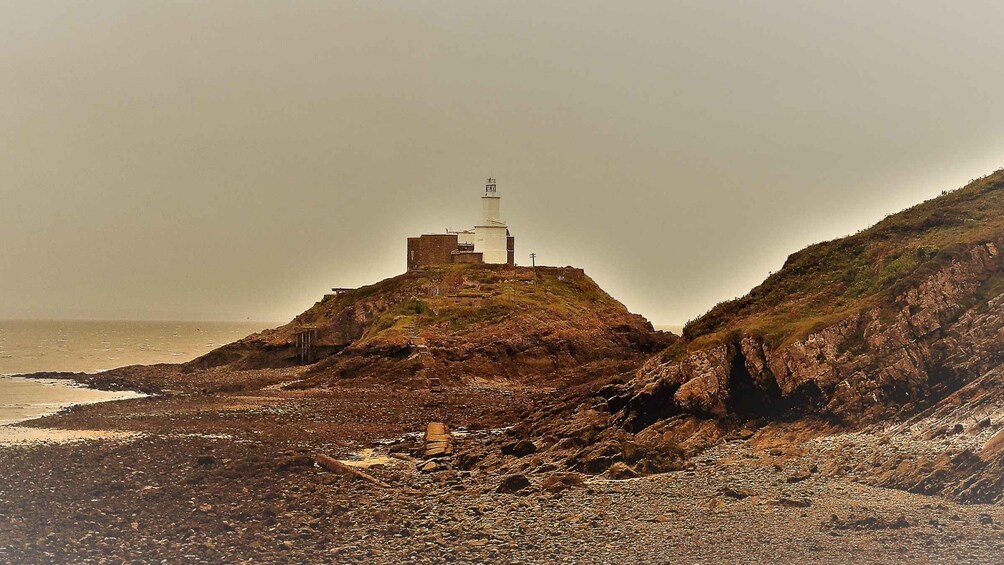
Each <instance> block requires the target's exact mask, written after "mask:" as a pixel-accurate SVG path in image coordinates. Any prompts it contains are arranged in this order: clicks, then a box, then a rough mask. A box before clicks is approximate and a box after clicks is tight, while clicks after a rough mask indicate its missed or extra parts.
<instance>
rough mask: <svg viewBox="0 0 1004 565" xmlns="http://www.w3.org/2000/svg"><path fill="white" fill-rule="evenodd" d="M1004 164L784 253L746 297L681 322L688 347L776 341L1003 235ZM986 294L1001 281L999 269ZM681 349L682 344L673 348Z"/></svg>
mask: <svg viewBox="0 0 1004 565" xmlns="http://www.w3.org/2000/svg"><path fill="white" fill-rule="evenodd" d="M1002 211H1004V170H1000V171H997V172H995V173H993V174H991V175H988V176H986V177H983V178H981V179H978V180H976V181H974V182H972V183H971V184H969V185H967V186H965V187H963V188H961V189H959V190H955V191H952V192H945V193H942V195H941V196H940V197H938V198H934V199H931V200H928V201H927V202H924V203H922V204H918V205H917V206H914V207H912V208H909V209H907V210H904V211H903V212H900V213H898V214H894V215H891V216H888V217H887V218H886V219H884V220H882V221H881V222H879V223H877V224H875V225H874V226H872V227H871V228H868V229H866V230H864V231H861V232H859V233H857V234H855V235H852V236H850V237H845V238H842V239H837V240H833V241H827V242H824V243H819V244H816V245H812V246H810V247H808V248H806V249H803V250H802V251H799V252H798V253H795V254H793V255H791V256H790V257H788V260H787V261H786V262H785V264H784V267H783V268H782V269H781V270H780V271H778V272H776V273H773V274H772V275H771V276H770V277H768V278H767V279H766V280H765V281H764V282H763V283H762V284H760V285H759V286H757V287H756V288H754V289H753V290H752V291H750V293H749V294H747V295H746V296H744V297H742V298H739V299H736V300H732V301H728V302H723V303H721V304H718V305H717V306H715V307H714V308H712V309H711V310H710V311H709V312H708V313H707V314H705V315H703V316H701V317H699V318H697V319H696V320H693V321H691V322H689V323H688V324H687V325H686V326H685V327H684V331H683V336H684V337H685V338H686V339H687V340H688V341H689V342H690V343H691V345H692V346H697V347H700V346H702V345H703V344H707V343H712V342H715V341H721V340H723V339H725V338H727V336H729V335H730V334H731V333H732V332H734V331H736V330H738V329H742V330H743V331H744V332H747V333H757V334H760V335H762V336H763V337H764V338H765V339H766V340H767V341H768V342H769V343H771V344H774V345H780V344H782V343H784V342H786V341H792V340H797V339H801V338H804V337H805V336H806V335H808V334H809V333H811V332H813V331H815V330H818V329H820V328H822V327H825V326H826V325H828V324H830V323H832V322H834V321H836V320H839V319H841V318H845V317H847V316H848V315H851V314H853V313H855V312H859V311H862V310H865V309H868V308H872V307H876V306H878V307H892V301H891V298H892V297H893V296H895V295H896V294H899V293H900V292H901V291H902V290H903V289H905V288H909V287H911V286H913V285H915V284H916V283H917V282H918V281H920V280H922V279H923V278H925V277H926V276H929V275H930V274H931V273H934V272H936V271H938V270H939V269H941V268H943V267H944V266H945V265H947V264H949V263H950V262H951V261H953V260H954V259H957V258H958V257H960V256H961V255H962V254H964V253H965V252H966V251H967V250H968V249H970V248H971V247H972V246H973V245H974V244H977V243H982V242H989V241H994V240H999V239H1000V237H1001V234H1002V233H1004V214H1002ZM987 285H988V288H987V289H986V291H987V292H988V293H991V294H992V293H993V292H994V289H995V288H999V287H1001V286H1002V280H1001V276H1000V273H997V274H996V275H995V276H994V277H993V280H992V281H988V283H987ZM677 351H680V352H682V351H683V348H682V344H681V345H680V346H678V347H677Z"/></svg>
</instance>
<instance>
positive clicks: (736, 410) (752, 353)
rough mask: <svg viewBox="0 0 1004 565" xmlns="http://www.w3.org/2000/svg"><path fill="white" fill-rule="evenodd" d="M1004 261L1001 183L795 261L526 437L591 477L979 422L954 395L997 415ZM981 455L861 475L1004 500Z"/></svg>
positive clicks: (997, 466) (532, 425) (986, 181)
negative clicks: (760, 443) (825, 438)
mask: <svg viewBox="0 0 1004 565" xmlns="http://www.w3.org/2000/svg"><path fill="white" fill-rule="evenodd" d="M1002 250H1004V171H998V172H997V173H995V174H993V175H990V176H988V177H985V178H983V179H980V180H978V181H975V182H974V183H973V184H971V185H969V186H967V187H965V188H963V189H960V190H957V191H954V192H951V193H946V194H945V195H943V196H942V197H940V198H937V199H934V200H931V201H928V202H926V203H924V204H921V205H919V206H917V207H915V208H912V209H910V210H907V211H904V212H902V213H900V214H897V215H894V216H890V217H889V218H887V219H886V220H884V221H883V222H880V223H879V224H877V225H876V226H874V227H872V228H870V229H869V230H865V231H863V232H861V233H859V234H856V235H854V236H851V237H848V238H845V239H842V240H837V241H833V242H827V243H824V244H819V245H817V246H813V247H811V248H808V249H807V250H805V251H802V252H800V253H797V254H795V255H793V256H792V257H790V258H789V260H788V262H787V263H786V264H785V267H784V268H783V269H782V270H781V272H779V273H776V274H774V275H772V276H771V278H769V279H768V280H767V281H765V282H764V284H762V285H761V286H759V287H757V288H756V289H754V290H753V291H752V292H751V293H750V294H749V295H747V296H745V297H743V298H741V299H738V300H736V301H732V302H728V303H723V304H721V305H719V306H716V307H715V308H714V309H713V310H712V311H711V312H709V313H708V314H707V315H706V316H704V317H702V318H700V319H698V320H695V321H694V322H691V323H690V324H688V325H687V327H686V328H685V330H684V336H683V337H684V339H682V340H681V341H679V342H677V343H674V344H673V345H671V346H670V347H668V348H667V349H666V350H664V351H663V352H661V353H660V354H658V355H656V356H655V357H653V358H652V359H650V360H649V361H648V362H646V363H645V364H644V366H642V367H641V368H640V369H638V370H637V371H636V372H634V373H633V374H631V375H628V376H625V377H623V378H621V379H616V380H615V381H614V382H613V383H611V384H608V385H606V386H599V385H597V386H594V387H592V388H589V389H588V390H587V391H584V392H583V391H580V392H579V394H578V396H569V397H568V398H567V399H566V403H565V405H564V406H563V407H562V408H561V409H558V410H555V409H552V410H549V411H548V412H547V413H541V414H538V415H536V417H535V418H532V419H531V420H530V421H529V422H528V423H527V424H526V425H525V426H524V427H523V428H522V429H521V430H520V433H523V434H526V435H528V436H531V437H532V436H542V437H546V438H552V439H551V440H550V444H551V446H552V447H551V450H550V457H551V459H552V460H555V461H561V462H562V463H563V464H564V465H566V466H569V467H572V468H575V469H577V470H581V471H584V472H590V473H597V472H604V471H606V470H607V469H608V468H609V467H610V466H611V465H613V464H614V463H617V462H625V463H627V464H630V465H634V466H635V468H636V469H637V470H640V471H648V470H659V469H665V468H672V467H674V466H677V467H678V466H681V465H683V464H684V463H685V461H686V459H687V458H688V457H690V456H693V455H695V454H697V453H699V452H700V451H701V450H702V449H704V448H706V447H707V446H710V445H712V444H714V443H716V442H718V441H720V440H722V439H723V438H726V437H735V435H736V434H737V433H740V430H742V429H743V428H744V427H745V428H749V427H752V428H757V427H761V426H764V425H770V424H771V423H774V422H783V421H791V420H804V421H805V422H810V423H812V422H814V423H815V424H813V425H815V426H816V427H817V428H818V429H824V428H825V429H833V428H834V427H835V428H837V429H842V430H863V429H866V428H868V427H869V426H873V425H879V424H881V425H885V426H889V425H892V424H895V423H898V422H902V421H904V420H907V419H909V418H911V417H919V416H918V415H923V414H925V413H929V414H936V415H938V418H939V419H940V420H944V419H946V418H947V417H948V416H946V414H947V415H951V417H952V418H956V419H963V418H970V417H972V418H976V416H977V415H975V414H972V411H973V408H972V406H971V405H968V404H967V401H966V400H965V398H967V397H964V396H960V394H961V393H962V391H965V390H974V389H975V390H980V391H982V392H983V393H985V394H984V396H983V397H981V398H982V399H983V402H986V400H987V397H989V398H992V399H994V401H995V402H997V403H998V405H1001V404H1004V389H1002V388H1001V387H1000V386H999V382H998V381H997V380H995V379H992V378H990V376H989V375H994V374H998V373H999V370H1000V366H1001V363H1002V361H1004V269H1002V266H1004V258H1002V255H1001V252H1002ZM988 425H993V424H988ZM810 427H811V426H810ZM991 431H993V430H991ZM750 433H752V432H750ZM988 437H989V436H988ZM994 437H998V436H994ZM994 441H996V442H997V443H999V444H1004V441H1000V440H994ZM990 443H993V442H990ZM990 443H988V444H987V446H985V447H984V446H978V447H977V449H975V450H974V451H972V452H970V453H969V455H967V456H961V457H957V458H956V459H957V463H956V464H949V463H944V462H942V463H944V464H941V465H940V466H938V465H933V463H932V464H931V465H926V466H924V465H920V466H918V468H916V469H912V470H911V469H908V468H906V467H903V468H901V469H900V472H898V473H896V472H888V473H886V474H884V475H882V476H878V475H876V474H874V473H872V472H871V471H869V472H867V473H859V475H860V476H861V478H863V479H866V480H871V481H873V482H880V483H882V484H887V485H893V486H901V487H906V488H913V487H914V486H915V485H916V484H917V483H918V482H919V481H920V479H921V477H919V475H922V474H926V475H927V476H926V477H923V478H925V479H926V482H925V483H924V485H925V486H924V487H923V488H921V489H920V490H923V491H925V492H940V493H945V494H950V495H953V496H960V497H961V498H966V497H967V496H968V499H972V500H1001V499H1002V497H1004V492H1002V482H1004V481H1001V480H1000V478H999V477H1000V474H999V473H1000V470H1001V469H1002V468H1004V458H1002V453H1001V452H1002V451H1004V449H1001V448H1000V447H999V446H997V447H994V446H993V445H991V444H990ZM994 445H996V444H994ZM877 457H881V454H878V455H877ZM949 459H951V457H949ZM874 467H876V468H881V467H882V465H881V464H880V463H876V464H875V465H874ZM938 469H940V470H941V472H939V473H935V472H934V471H935V470H938ZM949 469H954V470H949ZM995 472H996V473H997V475H996V477H997V478H996V479H994V478H993V477H994V475H993V473H995ZM618 473H619V474H623V469H621V470H619V471H618ZM960 477H961V478H960ZM959 481H961V482H963V483H965V485H964V486H959V485H958V484H956V483H958V482H959ZM974 489H975V490H974ZM974 492H975V493H978V494H973V493H974ZM963 493H969V494H968V495H963Z"/></svg>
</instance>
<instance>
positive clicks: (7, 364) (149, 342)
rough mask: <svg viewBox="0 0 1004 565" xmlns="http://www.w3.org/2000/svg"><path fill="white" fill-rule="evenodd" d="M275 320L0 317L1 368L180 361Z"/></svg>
mask: <svg viewBox="0 0 1004 565" xmlns="http://www.w3.org/2000/svg"><path fill="white" fill-rule="evenodd" d="M275 325H276V324H272V323H268V322H122V321H111V322H108V321H86V320H83V321H77V320H73V321H60V320H0V374H21V373H35V372H39V371H71V372H84V373H95V372H98V371H103V370H106V369H114V368H116V367H123V366H125V365H137V364H140V365H151V364H154V363H183V362H185V361H190V360H192V359H195V358H196V357H198V356H200V355H203V354H205V353H208V352H209V351H211V350H213V349H215V348H217V347H219V346H221V345H225V344H227V343H230V342H232V341H236V340H238V339H240V338H242V337H245V336H247V335H250V334H252V333H255V332H257V331H260V330H262V329H264V328H267V327H271V326H275ZM0 398H2V397H0Z"/></svg>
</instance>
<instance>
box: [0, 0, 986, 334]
mask: <svg viewBox="0 0 1004 565" xmlns="http://www.w3.org/2000/svg"><path fill="white" fill-rule="evenodd" d="M1002 17H1004V4H1001V3H1000V2H996V1H995V2H970V1H956V2H934V1H931V0H908V1H907V0H904V1H895V2H891V1H884V0H868V1H859V0H848V1H842V2H804V1H789V0H769V1H768V0H765V1H761V2H739V1H735V2H726V1H713V0H694V1H677V0H660V1H650V2H625V1H621V2H609V1H603V2H594V1H590V0H577V1H574V2H540V1H534V2H520V1H507V2H493V1H487V0H479V1H478V2H470V1H444V2H428V1H423V0H407V1H396V0H381V1H380V2H338V1H325V2H293V1H290V2H251V1H242V2H229V1H223V0H214V1H212V2H186V1H176V2H159V1H137V0H128V1H116V0H102V1H100V2H91V1H87V2H71V1H59V2H48V1H33V2H25V1H17V2H6V1H4V2H0V76H2V77H3V80H2V85H3V87H2V88H0V318H62V319H73V318H90V319H170V320H245V319H251V320H270V321H272V320H274V321H285V320H288V319H290V318H291V317H292V316H294V315H295V314H297V313H299V312H300V311H302V310H304V309H306V308H307V307H309V306H310V305H311V304H313V303H314V302H315V301H316V300H319V299H320V298H321V296H322V295H323V294H324V293H325V292H327V291H328V289H330V288H331V287H352V286H358V285H363V284H367V283H372V282H375V281H377V280H380V279H383V278H386V277H389V276H393V275H396V274H399V273H401V272H403V271H404V269H405V245H406V243H405V240H406V238H407V237H408V236H412V235H417V234H421V233H429V232H437V231H441V230H443V229H444V228H447V227H450V228H454V229H456V228H463V227H469V226H471V225H473V224H474V223H476V221H477V220H478V218H479V214H480V202H479V196H480V195H481V194H482V192H483V185H484V179H485V177H487V176H489V175H490V176H493V177H496V178H497V179H498V183H499V184H498V186H499V192H500V194H501V195H502V215H503V217H504V218H505V219H506V220H507V221H508V223H509V225H510V229H511V231H512V233H513V235H514V236H515V237H516V260H517V262H518V263H521V264H528V263H529V253H531V252H534V253H536V254H537V257H538V261H539V263H541V264H549V265H574V266H577V267H582V268H584V269H585V270H586V272H587V274H589V275H591V276H592V277H593V278H594V279H595V280H596V281H597V282H598V283H599V284H600V285H601V286H602V287H603V288H604V289H605V290H607V291H608V292H609V293H610V294H612V295H613V296H614V297H615V298H617V299H619V300H620V301H622V302H623V303H624V304H625V305H626V306H627V307H628V308H629V309H630V310H632V311H633V312H637V313H640V314H642V315H644V316H646V317H647V318H648V319H650V320H651V321H653V322H654V323H656V324H677V323H683V322H684V321H686V320H688V319H691V318H693V317H696V316H698V315H700V314H701V313H703V312H705V311H706V310H708V309H709V308H710V307H711V306H713V305H714V304H715V303H717V302H719V301H721V300H725V299H730V298H733V297H736V296H741V295H743V294H745V293H746V292H747V291H748V290H749V289H750V288H752V287H753V286H755V285H756V284H758V283H759V282H760V281H761V280H762V279H763V278H765V277H766V276H767V275H768V273H770V272H771V271H776V270H777V269H779V268H780V267H781V265H782V264H783V263H784V260H785V258H786V257H787V256H788V255H789V254H790V253H793V252H795V251H797V250H798V249H800V248H802V247H804V246H806V245H808V244H811V243H815V242H818V241H823V240H828V239H833V238H836V237H840V236H843V235H846V234H849V233H853V232H855V231H857V230H859V229H861V228H863V227H866V226H868V225H871V224H873V223H875V222H876V221H878V220H880V219H882V218H883V217H884V216H885V215H886V214H888V213H892V212H896V211H899V210H901V209H903V208H906V207H908V206H910V205H912V204H915V203H918V202H920V201H922V200H925V199H927V198H930V197H932V196H935V195H937V194H938V193H940V191H941V190H944V189H952V188H957V187H959V186H962V185H963V184H965V183H966V182H968V181H969V180H970V179H973V178H976V177H979V176H982V175H984V174H987V173H990V172H992V171H993V170H995V169H997V168H1000V167H1001V166H1002V165H1004V104H1001V103H1000V93H1001V92H1004V72H1002V70H1004V69H1002V65H1004V64H1002V61H1004V34H1002V33H1001V32H1000V22H1001V21H1002Z"/></svg>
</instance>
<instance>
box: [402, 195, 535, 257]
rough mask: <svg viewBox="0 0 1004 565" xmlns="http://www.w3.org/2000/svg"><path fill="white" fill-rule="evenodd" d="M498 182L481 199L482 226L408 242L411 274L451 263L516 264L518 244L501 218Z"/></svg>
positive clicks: (422, 237) (427, 235) (421, 237)
mask: <svg viewBox="0 0 1004 565" xmlns="http://www.w3.org/2000/svg"><path fill="white" fill-rule="evenodd" d="M501 198H502V197H501V196H499V193H498V188H497V186H496V184H495V179H492V178H490V179H488V182H487V184H485V193H484V195H483V196H482V197H481V222H480V223H478V225H476V226H474V229H471V230H463V231H450V230H447V231H446V233H437V234H425V235H421V236H419V237H409V238H408V270H409V271H411V270H414V269H418V268H421V267H428V266H432V265H445V264H449V263H488V264H497V265H504V264H508V265H513V264H515V258H516V256H515V243H516V238H514V237H513V236H512V235H511V234H510V233H509V226H508V225H506V223H505V221H503V220H502V218H501V217H500V216H499V203H500V200H501Z"/></svg>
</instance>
